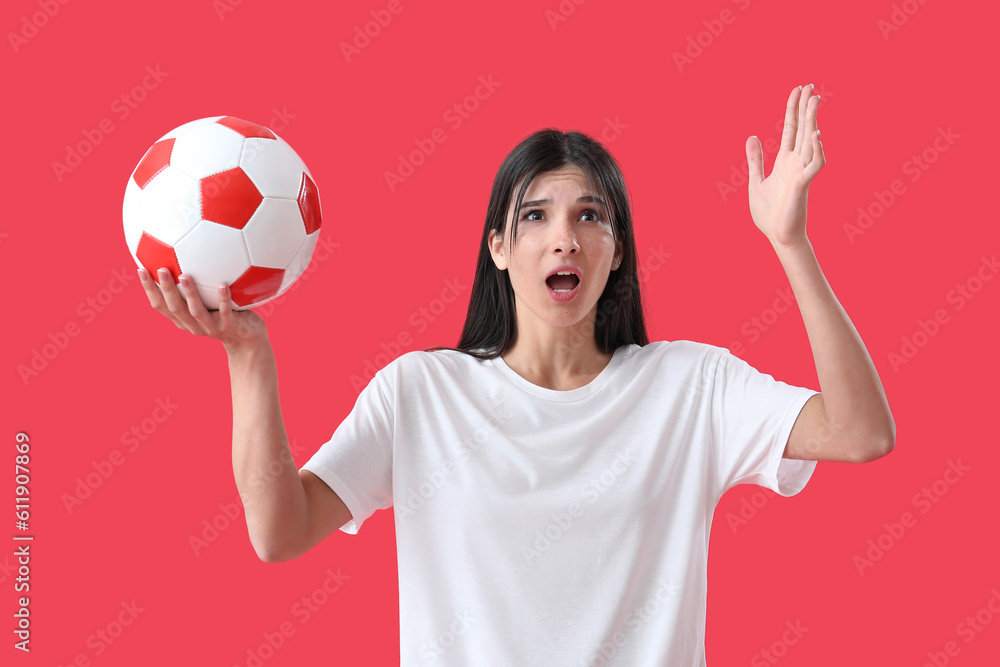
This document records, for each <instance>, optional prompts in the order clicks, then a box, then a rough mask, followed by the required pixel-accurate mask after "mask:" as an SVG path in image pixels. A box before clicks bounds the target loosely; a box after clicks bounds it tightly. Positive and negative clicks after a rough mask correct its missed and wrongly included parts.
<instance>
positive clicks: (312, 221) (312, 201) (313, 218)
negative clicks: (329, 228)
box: [298, 172, 323, 234]
mask: <svg viewBox="0 0 1000 667" xmlns="http://www.w3.org/2000/svg"><path fill="white" fill-rule="evenodd" d="M298 201H299V212H300V213H301V214H302V222H304V223H305V225H306V234H312V233H313V232H315V231H316V230H317V229H319V228H320V225H322V224H323V219H322V215H321V214H320V210H319V189H318V188H317V187H316V184H315V183H313V180H312V179H311V178H309V174H307V173H305V172H302V185H301V186H299V197H298Z"/></svg>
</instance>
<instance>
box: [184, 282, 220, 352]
mask: <svg viewBox="0 0 1000 667" xmlns="http://www.w3.org/2000/svg"><path fill="white" fill-rule="evenodd" d="M180 285H181V293H182V294H183V295H184V301H185V302H186V303H187V310H188V313H189V314H190V315H191V317H192V318H194V321H195V322H197V323H198V324H199V325H201V329H200V330H197V331H196V330H192V332H193V333H203V332H204V333H207V334H208V335H209V336H217V335H218V331H216V324H215V322H214V321H213V319H212V316H211V315H209V313H208V309H207V308H205V304H204V303H203V302H202V300H201V295H200V294H198V288H197V287H196V286H195V284H194V282H192V281H191V278H190V277H189V276H188V275H187V274H184V273H182V274H181V280H180Z"/></svg>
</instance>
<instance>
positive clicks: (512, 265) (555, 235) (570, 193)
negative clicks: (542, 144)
mask: <svg viewBox="0 0 1000 667" xmlns="http://www.w3.org/2000/svg"><path fill="white" fill-rule="evenodd" d="M518 185H520V184H518ZM516 190H517V188H515V192H516ZM513 212H514V202H513V201H511V203H510V204H509V205H508V208H507V223H508V224H507V225H506V228H505V230H504V238H502V239H501V238H499V237H498V236H497V234H496V232H490V235H489V244H490V252H491V254H492V256H493V262H494V263H495V264H496V266H497V268H499V269H500V270H505V269H506V270H507V273H508V275H509V277H510V282H511V285H512V286H513V288H514V300H515V303H516V304H517V318H518V327H519V330H522V329H523V328H524V326H525V325H528V324H529V323H528V322H525V321H524V318H526V317H530V318H533V319H535V320H537V321H539V322H540V323H547V324H550V325H555V326H570V325H574V324H577V323H578V322H580V321H581V320H583V319H584V318H586V317H588V316H589V317H590V318H591V321H593V318H594V317H595V316H596V313H597V301H598V299H599V298H600V296H601V293H602V292H603V291H604V287H605V285H606V284H607V282H608V276H609V274H610V271H612V270H614V269H616V268H617V267H618V263H619V262H620V261H621V256H622V255H621V252H622V246H621V243H620V242H618V243H616V242H615V239H614V237H613V235H612V231H611V223H610V220H609V219H608V209H607V207H606V206H605V204H604V202H603V201H601V200H600V199H599V198H598V197H597V196H596V195H595V194H594V193H592V192H591V191H590V190H589V189H588V187H587V177H586V175H585V174H584V173H583V171H582V170H581V169H580V168H579V167H577V166H576V165H567V166H565V167H563V168H561V169H559V170H557V171H552V172H548V173H544V174H539V175H538V176H536V177H535V180H534V181H532V183H531V185H530V186H529V187H528V190H527V192H525V194H524V201H523V203H522V205H521V210H520V211H519V212H518V216H517V220H518V223H517V244H516V245H515V246H514V249H513V251H512V250H511V244H510V237H511V229H512V225H511V224H510V220H511V217H512V215H513ZM557 272H569V273H570V274H571V275H566V276H555V275H553V274H555V273H557Z"/></svg>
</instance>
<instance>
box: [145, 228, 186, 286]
mask: <svg viewBox="0 0 1000 667" xmlns="http://www.w3.org/2000/svg"><path fill="white" fill-rule="evenodd" d="M135 254H136V257H138V258H139V261H140V262H141V263H142V265H143V267H144V268H145V269H146V270H147V271H149V275H151V276H153V279H154V280H155V281H156V282H157V283H159V282H160V274H159V273H158V271H159V270H160V269H161V268H163V267H166V268H168V269H170V273H171V274H172V275H173V276H174V282H177V281H178V280H180V278H181V265H180V262H178V261H177V253H175V252H174V249H173V248H172V247H171V246H169V245H167V244H166V243H164V242H163V241H161V240H159V239H157V238H156V237H154V236H151V235H150V234H149V233H148V232H143V233H142V238H140V239H139V248H138V249H137V250H136V251H135Z"/></svg>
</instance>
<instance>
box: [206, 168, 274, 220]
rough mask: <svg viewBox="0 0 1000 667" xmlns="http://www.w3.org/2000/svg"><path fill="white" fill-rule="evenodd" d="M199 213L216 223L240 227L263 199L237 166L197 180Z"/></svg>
mask: <svg viewBox="0 0 1000 667" xmlns="http://www.w3.org/2000/svg"><path fill="white" fill-rule="evenodd" d="M200 187H201V216H202V218H204V219H205V220H211V221H212V222H216V223H218V224H220V225H226V226H227V227H235V228H236V229H243V227H244V226H246V224H247V222H249V221H250V218H251V216H253V214H254V211H256V210H257V207H258V206H260V203H261V201H263V200H264V197H263V195H261V194H260V191H259V190H258V189H257V186H256V185H254V184H253V181H251V180H250V177H249V176H247V175H246V172H245V171H243V170H242V169H241V168H239V167H236V168H234V169H227V170H226V171H220V172H219V173H218V174H212V175H211V176H206V177H205V178H203V179H201V183H200Z"/></svg>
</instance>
